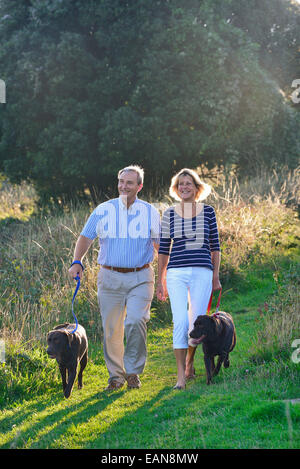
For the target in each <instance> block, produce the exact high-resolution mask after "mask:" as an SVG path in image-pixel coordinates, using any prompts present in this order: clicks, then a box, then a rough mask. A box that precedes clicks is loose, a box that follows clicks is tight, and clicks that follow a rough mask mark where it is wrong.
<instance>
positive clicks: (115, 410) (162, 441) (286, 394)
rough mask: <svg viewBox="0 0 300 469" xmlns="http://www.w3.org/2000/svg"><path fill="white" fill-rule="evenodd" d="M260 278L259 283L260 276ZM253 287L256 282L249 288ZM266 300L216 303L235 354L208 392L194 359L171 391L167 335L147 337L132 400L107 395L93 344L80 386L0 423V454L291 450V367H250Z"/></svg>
mask: <svg viewBox="0 0 300 469" xmlns="http://www.w3.org/2000/svg"><path fill="white" fill-rule="evenodd" d="M267 277H268V276H267ZM256 281H258V280H257V279H256ZM271 291H272V282H271V281H270V279H269V281H268V280H266V279H261V285H260V289H258V290H257V293H256V295H254V294H253V290H252V289H251V290H249V293H248V294H247V293H246V294H245V293H243V294H242V295H241V294H239V295H238V294H235V295H234V294H231V295H230V294H229V293H228V295H227V296H226V295H224V299H223V304H222V306H223V309H224V310H227V311H231V312H232V314H233V317H234V320H235V324H236V329H237V338H238V341H237V346H236V349H235V350H234V352H232V354H231V366H230V368H229V369H227V370H224V369H222V371H221V373H220V375H219V376H218V377H217V378H216V379H215V382H214V384H213V385H211V386H207V385H206V383H205V370H204V364H203V354H202V350H200V349H199V350H198V351H197V356H196V364H195V365H196V373H197V378H196V379H195V380H193V381H190V382H189V383H188V385H187V389H186V390H185V391H175V390H173V389H172V388H173V385H174V383H175V381H176V366H175V359H174V357H173V351H172V329H171V325H169V326H167V327H162V328H160V329H156V330H151V328H149V333H148V360H147V366H146V369H145V372H144V374H143V376H142V387H141V388H140V389H139V390H127V389H126V387H124V388H123V389H121V390H118V391H116V392H113V393H110V394H107V393H105V392H103V389H104V387H105V385H106V381H107V371H106V368H105V365H104V362H103V355H102V351H101V344H99V345H93V346H92V347H91V350H90V361H89V365H88V367H87V369H86V372H85V376H84V383H85V386H84V388H83V389H82V390H81V391H78V390H77V389H76V388H74V390H73V394H72V396H71V397H70V399H68V400H66V399H64V397H63V395H62V392H61V389H60V382H59V381H58V382H57V388H56V389H55V392H48V393H46V394H44V395H41V396H38V397H35V398H34V399H32V400H31V399H27V400H26V401H23V403H21V404H16V405H15V406H14V407H12V408H7V409H4V410H2V411H1V413H0V432H1V433H0V447H1V448H32V449H34V448H60V449H62V448H68V449H70V448H98V449H113V448H122V449H125V448H126V449H138V448H146V449H150V448H151V449H153V448H163V449H167V448H173V449H174V448H178V449H180V448H185V449H187V448H193V449H195V448H197V449H200V448H207V449H209V448H299V447H300V432H299V429H300V404H292V403H290V402H289V400H290V399H296V398H299V397H300V396H299V388H300V386H299V385H300V373H299V366H300V365H299V364H298V365H297V364H294V363H292V361H291V360H289V361H286V362H283V361H282V360H280V359H278V360H273V361H270V362H268V363H262V364H261V365H257V364H255V363H254V362H253V361H252V360H251V357H250V350H251V346H252V344H253V338H254V336H255V332H256V331H257V329H258V328H259V327H260V315H259V313H258V306H259V305H260V304H261V303H262V302H263V299H264V298H265V296H266V294H270V293H271Z"/></svg>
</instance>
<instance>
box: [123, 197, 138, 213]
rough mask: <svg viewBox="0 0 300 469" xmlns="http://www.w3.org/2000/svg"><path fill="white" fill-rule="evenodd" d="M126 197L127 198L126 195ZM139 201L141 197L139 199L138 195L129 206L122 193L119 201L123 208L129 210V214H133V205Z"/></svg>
mask: <svg viewBox="0 0 300 469" xmlns="http://www.w3.org/2000/svg"><path fill="white" fill-rule="evenodd" d="M124 199H125V200H126V197H124ZM138 202H139V199H138V197H136V198H135V200H134V202H133V203H132V204H131V205H130V207H129V208H127V205H126V203H125V202H124V200H123V197H122V196H121V195H120V196H119V203H120V206H121V208H122V210H127V211H128V214H129V215H130V214H132V212H133V206H134V205H135V204H137V203H138Z"/></svg>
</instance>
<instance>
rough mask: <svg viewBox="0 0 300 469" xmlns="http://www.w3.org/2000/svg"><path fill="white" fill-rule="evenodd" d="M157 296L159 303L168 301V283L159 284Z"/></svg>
mask: <svg viewBox="0 0 300 469" xmlns="http://www.w3.org/2000/svg"><path fill="white" fill-rule="evenodd" d="M156 296H157V299H158V300H159V301H166V299H167V298H168V291H167V287H166V283H165V282H164V283H158V284H157V286H156Z"/></svg>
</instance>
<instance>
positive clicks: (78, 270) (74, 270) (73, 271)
mask: <svg viewBox="0 0 300 469" xmlns="http://www.w3.org/2000/svg"><path fill="white" fill-rule="evenodd" d="M77 275H79V278H80V280H82V277H83V269H82V267H81V266H80V264H74V265H72V267H70V268H69V276H70V278H71V279H72V280H73V279H75V278H76V277H77Z"/></svg>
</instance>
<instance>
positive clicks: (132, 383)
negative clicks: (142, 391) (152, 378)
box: [126, 375, 142, 389]
mask: <svg viewBox="0 0 300 469" xmlns="http://www.w3.org/2000/svg"><path fill="white" fill-rule="evenodd" d="M126 380H127V387H128V388H129V389H138V388H140V387H141V385H142V383H141V382H140V378H139V377H138V375H128V376H127V378H126Z"/></svg>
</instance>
